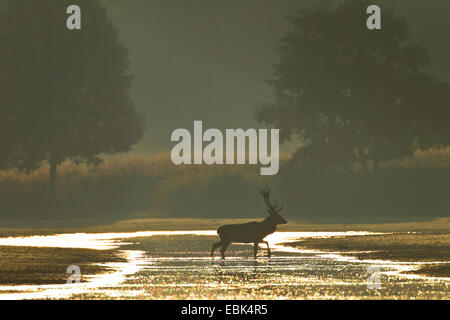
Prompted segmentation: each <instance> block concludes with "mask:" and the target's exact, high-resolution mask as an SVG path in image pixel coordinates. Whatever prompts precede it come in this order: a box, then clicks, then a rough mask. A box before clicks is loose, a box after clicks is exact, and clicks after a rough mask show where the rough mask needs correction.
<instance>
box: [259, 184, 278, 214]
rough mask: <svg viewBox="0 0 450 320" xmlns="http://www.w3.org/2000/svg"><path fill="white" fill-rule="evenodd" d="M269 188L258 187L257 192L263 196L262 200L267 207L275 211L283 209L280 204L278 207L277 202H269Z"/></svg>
mask: <svg viewBox="0 0 450 320" xmlns="http://www.w3.org/2000/svg"><path fill="white" fill-rule="evenodd" d="M270 192H271V190H270V189H263V188H260V189H259V193H261V195H262V196H263V198H264V202H265V203H266V205H267V207H268V208H269V209H271V210H273V211H275V212H279V211H281V210H282V209H283V205H281V206H280V207H279V208H277V207H278V203H277V202H274V204H272V203H270Z"/></svg>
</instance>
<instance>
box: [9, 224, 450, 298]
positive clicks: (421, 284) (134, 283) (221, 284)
mask: <svg viewBox="0 0 450 320" xmlns="http://www.w3.org/2000/svg"><path fill="white" fill-rule="evenodd" d="M365 234H373V233H368V232H277V233H275V234H273V235H270V236H269V237H267V238H266V240H267V241H269V243H270V246H271V248H272V253H273V254H272V257H271V258H270V259H268V258H267V257H266V255H267V251H266V250H267V249H266V247H265V245H262V246H261V247H260V251H259V255H258V259H257V260H256V261H255V260H254V259H253V257H252V255H253V247H252V246H250V245H238V244H233V245H231V246H230V248H229V249H228V251H227V258H226V260H224V261H223V260H221V259H219V258H218V255H219V253H218V252H216V254H217V256H216V258H215V259H211V257H210V256H209V250H210V247H211V245H212V243H213V242H215V241H217V235H216V232H215V231H161V232H159V231H156V232H155V231H151V232H135V233H103V234H64V235H54V236H38V237H23V238H3V239H0V246H1V245H20V246H46V247H49V246H50V247H72V248H94V249H98V250H103V249H110V248H118V247H120V248H119V249H120V250H121V251H122V252H123V254H124V256H125V257H126V258H127V260H128V262H126V263H114V264H109V265H108V266H109V267H110V268H111V269H113V270H114V272H113V273H110V274H106V275H100V276H96V277H89V275H83V277H84V278H86V279H89V282H87V283H80V284H66V285H39V286H7V287H6V286H3V287H0V299H45V298H50V299H58V298H75V299H80V298H81V299H99V298H102V299H111V298H112V299H367V298H370V299H449V298H450V294H449V284H450V279H448V278H441V279H438V278H427V277H419V276H415V275H406V274H402V273H401V272H403V271H408V270H413V269H415V268H417V267H419V266H420V264H418V263H395V262H390V261H361V260H357V259H353V258H349V257H343V256H341V255H339V253H324V252H320V251H314V250H298V249H295V248H292V247H288V246H283V245H280V243H285V242H289V241H296V240H298V239H302V238H309V237H346V236H353V235H365ZM378 280H379V281H378Z"/></svg>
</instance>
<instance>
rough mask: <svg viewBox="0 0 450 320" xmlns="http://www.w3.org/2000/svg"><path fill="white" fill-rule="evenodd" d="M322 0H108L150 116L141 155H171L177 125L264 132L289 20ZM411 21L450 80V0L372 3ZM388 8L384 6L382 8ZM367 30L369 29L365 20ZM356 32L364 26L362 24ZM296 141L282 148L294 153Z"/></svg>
mask: <svg viewBox="0 0 450 320" xmlns="http://www.w3.org/2000/svg"><path fill="white" fill-rule="evenodd" d="M318 2H320V1H319V0H278V1H274V0H244V1H237V0H231V1H220V0H193V1H183V0H181V1H180V0H173V1H160V0H133V1H124V0H105V1H103V3H104V4H105V5H106V6H107V8H108V10H109V12H110V14H111V17H112V19H113V21H114V22H115V24H116V26H117V28H118V29H119V32H120V38H121V40H122V41H123V42H124V44H125V45H126V47H127V48H128V50H129V57H130V60H131V67H132V72H133V74H134V76H135V80H134V88H133V98H134V100H135V104H136V107H137V108H138V109H139V110H141V111H143V112H145V114H146V117H145V124H146V132H145V135H144V139H143V140H142V141H141V142H140V143H139V144H138V145H136V146H135V147H133V152H135V153H147V152H155V151H168V150H170V149H171V147H172V146H173V145H174V144H173V143H171V142H170V134H171V133H172V131H173V130H174V129H176V128H187V129H191V128H192V126H193V121H194V120H203V123H204V127H205V128H219V129H224V128H241V127H242V128H254V127H261V125H260V124H257V123H256V121H255V119H254V113H255V108H256V107H258V105H259V104H260V103H262V102H264V101H271V99H272V97H271V95H272V89H271V88H270V87H269V86H267V85H266V83H265V81H266V80H268V79H270V78H271V73H272V71H273V70H272V65H273V64H274V63H276V62H277V60H278V54H277V48H278V46H279V44H280V41H281V39H282V37H283V36H284V35H285V34H286V32H287V31H288V30H289V28H290V25H289V23H288V21H287V20H286V19H285V18H286V17H287V16H289V15H292V14H293V13H294V12H295V11H296V10H297V9H299V8H301V7H303V6H308V5H311V4H316V3H318ZM372 3H373V4H380V5H381V6H382V7H383V5H387V6H390V7H393V8H395V11H396V12H397V13H398V15H400V16H404V17H406V19H407V21H408V23H409V26H410V34H411V37H412V38H413V39H415V40H417V41H420V42H422V41H423V42H425V43H426V44H427V46H428V48H429V52H430V56H431V58H432V65H431V73H432V74H433V75H435V76H436V77H437V78H439V79H441V80H443V81H445V82H447V83H449V82H450V59H449V52H450V41H448V32H449V31H450V30H449V29H450V27H449V18H448V12H450V2H449V1H447V0H429V1H425V0H391V1H372ZM382 10H383V9H382ZM359 27H360V28H365V21H361V26H359ZM355 28H356V26H355ZM296 145H297V144H296V143H295V142H294V143H291V144H288V145H287V146H284V148H283V149H282V150H286V151H292V149H293V148H295V146H296Z"/></svg>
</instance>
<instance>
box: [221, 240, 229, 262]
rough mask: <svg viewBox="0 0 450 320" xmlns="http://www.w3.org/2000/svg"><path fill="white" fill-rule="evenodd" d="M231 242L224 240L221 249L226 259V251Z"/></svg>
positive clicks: (223, 257)
mask: <svg viewBox="0 0 450 320" xmlns="http://www.w3.org/2000/svg"><path fill="white" fill-rule="evenodd" d="M229 245H230V242H223V244H222V249H220V253H221V254H222V259H225V251H226V250H227V248H228V246H229Z"/></svg>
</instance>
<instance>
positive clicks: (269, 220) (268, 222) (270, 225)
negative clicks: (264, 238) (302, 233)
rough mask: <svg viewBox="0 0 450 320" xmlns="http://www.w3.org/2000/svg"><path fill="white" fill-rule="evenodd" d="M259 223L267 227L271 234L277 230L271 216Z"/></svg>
mask: <svg viewBox="0 0 450 320" xmlns="http://www.w3.org/2000/svg"><path fill="white" fill-rule="evenodd" d="M261 223H262V224H263V225H265V226H267V229H269V230H273V231H272V232H274V231H275V230H276V228H277V224H276V223H275V222H274V221H273V218H272V217H271V216H268V217H267V218H265V219H264V220H263V221H262V222H261Z"/></svg>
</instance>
